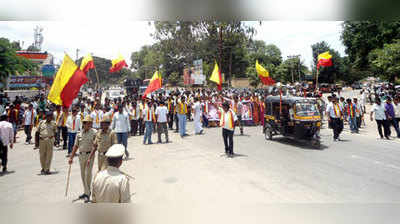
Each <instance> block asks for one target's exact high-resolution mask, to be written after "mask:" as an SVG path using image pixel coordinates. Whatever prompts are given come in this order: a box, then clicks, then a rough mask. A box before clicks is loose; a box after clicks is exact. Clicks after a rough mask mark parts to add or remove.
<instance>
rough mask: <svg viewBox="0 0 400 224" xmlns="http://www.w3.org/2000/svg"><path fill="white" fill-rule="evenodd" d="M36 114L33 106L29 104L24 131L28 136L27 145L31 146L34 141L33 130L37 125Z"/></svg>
mask: <svg viewBox="0 0 400 224" xmlns="http://www.w3.org/2000/svg"><path fill="white" fill-rule="evenodd" d="M35 117H36V112H35V110H34V109H33V105H32V104H29V107H28V109H27V110H26V111H25V113H24V131H25V134H26V140H25V145H29V144H31V140H32V128H33V125H34V123H35Z"/></svg>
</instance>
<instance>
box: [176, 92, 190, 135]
mask: <svg viewBox="0 0 400 224" xmlns="http://www.w3.org/2000/svg"><path fill="white" fill-rule="evenodd" d="M177 112H178V119H179V134H180V136H181V138H183V137H184V136H187V134H186V115H187V113H188V106H187V103H186V101H185V96H182V97H181V100H180V102H179V103H178V105H177Z"/></svg>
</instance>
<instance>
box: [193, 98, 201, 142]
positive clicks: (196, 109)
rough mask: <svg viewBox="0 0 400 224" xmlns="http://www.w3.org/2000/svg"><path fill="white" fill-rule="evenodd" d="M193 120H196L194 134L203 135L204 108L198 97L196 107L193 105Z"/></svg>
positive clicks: (195, 102)
mask: <svg viewBox="0 0 400 224" xmlns="http://www.w3.org/2000/svg"><path fill="white" fill-rule="evenodd" d="M193 113H194V116H193V120H194V133H195V134H198V135H200V134H202V133H203V127H202V123H201V118H202V115H203V113H202V107H201V104H200V101H199V98H198V97H195V98H194V105H193Z"/></svg>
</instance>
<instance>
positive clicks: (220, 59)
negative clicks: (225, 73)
mask: <svg viewBox="0 0 400 224" xmlns="http://www.w3.org/2000/svg"><path fill="white" fill-rule="evenodd" d="M219 67H220V70H222V22H220V25H219ZM225 79H226V77H225Z"/></svg>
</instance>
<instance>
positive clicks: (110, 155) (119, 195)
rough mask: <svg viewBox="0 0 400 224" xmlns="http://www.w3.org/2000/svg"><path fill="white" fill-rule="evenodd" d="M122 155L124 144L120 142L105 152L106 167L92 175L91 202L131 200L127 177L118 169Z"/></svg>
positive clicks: (127, 201) (125, 201)
mask: <svg viewBox="0 0 400 224" xmlns="http://www.w3.org/2000/svg"><path fill="white" fill-rule="evenodd" d="M123 155H124V146H123V145H120V144H115V145H113V146H111V147H110V149H109V150H108V151H107V153H106V154H105V156H106V157H107V164H108V167H107V169H105V170H103V171H100V172H98V173H97V174H96V176H95V177H94V180H93V193H92V202H93V203H129V202H130V201H131V193H130V187H129V178H128V177H127V176H126V175H125V174H123V173H122V172H121V171H120V170H119V167H121V165H122V162H123V161H122V157H123Z"/></svg>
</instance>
